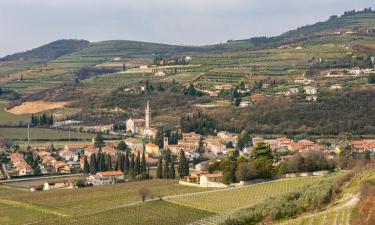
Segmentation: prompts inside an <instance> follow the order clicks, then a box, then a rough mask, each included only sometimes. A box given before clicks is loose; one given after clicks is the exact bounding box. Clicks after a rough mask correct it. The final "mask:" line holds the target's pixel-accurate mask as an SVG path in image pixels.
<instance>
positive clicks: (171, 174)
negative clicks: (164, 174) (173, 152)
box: [168, 157, 176, 179]
mask: <svg viewBox="0 0 375 225" xmlns="http://www.w3.org/2000/svg"><path fill="white" fill-rule="evenodd" d="M168 178H169V179H175V178H176V172H175V169H174V158H173V157H172V159H171V164H170V166H169V171H168Z"/></svg>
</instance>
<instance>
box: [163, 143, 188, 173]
mask: <svg viewBox="0 0 375 225" xmlns="http://www.w3.org/2000/svg"><path fill="white" fill-rule="evenodd" d="M178 159H179V160H178V163H177V165H178V167H177V172H178V175H179V176H180V177H185V176H189V161H188V160H187V159H186V156H185V152H184V151H183V150H181V151H180V154H179V156H178ZM175 162H176V161H175V157H174V156H173V155H171V154H166V155H165V156H160V157H159V161H158V166H157V170H156V177H157V178H159V179H175V178H176V172H175V164H176V163H175Z"/></svg>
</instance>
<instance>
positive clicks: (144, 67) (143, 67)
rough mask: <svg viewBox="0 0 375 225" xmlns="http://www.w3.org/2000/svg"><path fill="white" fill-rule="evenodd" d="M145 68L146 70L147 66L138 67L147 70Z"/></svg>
mask: <svg viewBox="0 0 375 225" xmlns="http://www.w3.org/2000/svg"><path fill="white" fill-rule="evenodd" d="M147 68H148V66H147V65H141V66H139V69H147Z"/></svg>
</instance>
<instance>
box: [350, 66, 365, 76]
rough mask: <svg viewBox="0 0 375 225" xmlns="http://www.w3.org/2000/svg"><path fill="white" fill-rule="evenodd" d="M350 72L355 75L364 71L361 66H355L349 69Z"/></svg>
mask: <svg viewBox="0 0 375 225" xmlns="http://www.w3.org/2000/svg"><path fill="white" fill-rule="evenodd" d="M349 73H350V74H353V75H360V74H361V73H362V71H361V68H359V67H353V68H352V69H351V70H349Z"/></svg>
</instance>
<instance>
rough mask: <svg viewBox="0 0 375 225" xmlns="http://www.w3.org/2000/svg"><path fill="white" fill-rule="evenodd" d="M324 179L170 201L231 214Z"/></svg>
mask: <svg viewBox="0 0 375 225" xmlns="http://www.w3.org/2000/svg"><path fill="white" fill-rule="evenodd" d="M322 179H324V178H323V177H308V178H296V179H283V180H277V181H273V182H267V183H259V184H255V185H250V186H247V187H242V188H236V189H229V190H220V191H216V192H210V193H203V194H197V195H190V196H183V197H176V198H172V199H170V201H172V202H176V203H179V204H182V205H187V206H191V207H194V208H200V209H205V210H209V211H214V212H229V211H233V210H236V209H240V208H244V207H249V206H252V205H255V204H257V203H260V202H263V201H265V200H267V199H269V198H270V197H275V196H280V195H283V194H286V193H288V192H292V191H295V190H297V189H299V188H302V187H304V186H307V185H309V184H312V183H316V182H319V181H321V180H322Z"/></svg>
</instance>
